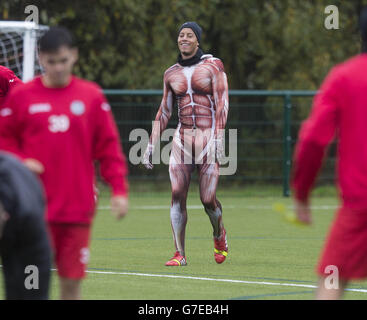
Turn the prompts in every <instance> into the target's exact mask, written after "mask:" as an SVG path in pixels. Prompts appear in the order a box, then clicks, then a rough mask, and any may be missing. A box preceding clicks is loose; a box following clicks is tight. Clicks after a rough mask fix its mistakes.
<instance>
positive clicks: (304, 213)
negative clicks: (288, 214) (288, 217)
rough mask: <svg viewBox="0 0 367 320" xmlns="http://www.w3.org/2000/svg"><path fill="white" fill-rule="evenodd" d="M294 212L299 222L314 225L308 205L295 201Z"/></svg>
mask: <svg viewBox="0 0 367 320" xmlns="http://www.w3.org/2000/svg"><path fill="white" fill-rule="evenodd" d="M294 210H295V212H296V216H297V218H298V220H299V221H301V222H302V223H304V224H312V219H311V210H310V206H309V204H308V203H306V202H303V201H300V200H297V199H295V200H294Z"/></svg>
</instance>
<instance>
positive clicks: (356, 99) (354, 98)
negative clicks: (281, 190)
mask: <svg viewBox="0 0 367 320" xmlns="http://www.w3.org/2000/svg"><path fill="white" fill-rule="evenodd" d="M334 137H336V139H337V142H338V151H337V168H336V171H337V172H336V173H337V185H338V188H339V192H340V196H341V198H342V201H343V205H344V206H346V207H349V208H352V209H365V208H367V54H360V55H358V56H355V57H353V58H351V59H349V60H347V61H346V62H344V63H342V64H340V65H337V66H336V67H334V68H333V69H332V70H331V72H330V73H329V75H328V76H327V77H326V79H325V81H324V83H323V84H322V86H321V88H320V92H319V93H318V94H317V95H316V97H315V99H314V103H313V107H312V111H311V114H310V116H309V118H308V119H307V120H306V121H305V122H304V123H303V125H302V127H301V130H300V133H299V142H298V143H297V146H296V150H295V154H294V168H293V177H292V187H293V189H294V191H295V197H296V198H297V199H299V200H303V201H307V200H308V198H309V194H310V191H311V188H312V185H313V182H314V180H315V177H316V175H317V172H318V170H319V168H320V167H321V163H322V158H323V156H324V154H325V150H326V147H327V145H328V144H329V142H331V140H332V139H333V138H334Z"/></svg>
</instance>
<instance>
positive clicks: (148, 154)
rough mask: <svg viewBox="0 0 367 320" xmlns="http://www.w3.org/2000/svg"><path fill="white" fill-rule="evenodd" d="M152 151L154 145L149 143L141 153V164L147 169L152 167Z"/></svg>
mask: <svg viewBox="0 0 367 320" xmlns="http://www.w3.org/2000/svg"><path fill="white" fill-rule="evenodd" d="M153 152H154V146H153V145H152V144H150V143H149V144H148V146H147V149H146V150H145V152H144V155H143V164H144V166H145V167H146V168H147V169H149V170H151V169H153V163H152V157H153Z"/></svg>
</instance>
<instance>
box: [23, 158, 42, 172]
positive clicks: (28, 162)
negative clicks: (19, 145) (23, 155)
mask: <svg viewBox="0 0 367 320" xmlns="http://www.w3.org/2000/svg"><path fill="white" fill-rule="evenodd" d="M23 164H24V165H25V166H26V167H27V168H28V169H29V170H31V171H32V172H33V173H35V174H38V175H39V174H42V173H44V172H45V167H44V166H43V164H42V163H41V162H39V161H38V160H36V159H32V158H28V159H25V160H24V161H23Z"/></svg>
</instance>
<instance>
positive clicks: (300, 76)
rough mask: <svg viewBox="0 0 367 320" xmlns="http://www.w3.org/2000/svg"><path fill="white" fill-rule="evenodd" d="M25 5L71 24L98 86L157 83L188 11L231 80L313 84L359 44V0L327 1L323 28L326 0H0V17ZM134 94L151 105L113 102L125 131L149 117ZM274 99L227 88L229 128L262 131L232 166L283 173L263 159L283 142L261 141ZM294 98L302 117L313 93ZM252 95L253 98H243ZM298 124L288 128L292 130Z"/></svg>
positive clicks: (271, 131)
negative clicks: (331, 11) (335, 21)
mask: <svg viewBox="0 0 367 320" xmlns="http://www.w3.org/2000/svg"><path fill="white" fill-rule="evenodd" d="M29 4H32V5H36V6H37V7H38V9H39V13H40V23H41V24H46V25H50V26H52V25H64V26H66V27H68V28H69V29H70V30H71V31H72V32H73V34H74V36H75V39H76V43H77V46H78V48H79V53H80V55H79V57H80V58H79V63H78V64H77V66H76V68H75V72H76V74H77V75H79V76H81V77H84V78H87V79H89V80H92V81H96V82H97V83H99V84H100V85H101V86H102V87H103V88H118V89H161V88H162V78H163V73H164V71H165V70H166V69H167V68H168V67H169V66H171V65H172V64H174V63H175V62H176V59H177V55H178V50H177V43H176V39H177V30H178V28H179V26H180V25H181V24H182V23H183V22H185V21H189V20H191V21H192V20H194V21H197V22H198V23H199V24H200V25H201V26H202V28H203V36H202V43H201V47H202V48H203V50H204V51H205V52H208V53H212V54H213V55H214V56H217V57H219V58H221V59H222V61H223V62H224V65H225V68H226V72H227V75H228V81H229V88H230V89H243V90H246V89H266V90H277V89H280V90H284V89H287V90H294V89H297V90H316V89H318V88H319V86H320V84H321V82H322V80H323V79H324V78H325V76H326V74H327V73H328V71H329V70H330V68H331V67H332V66H333V65H335V64H337V63H340V62H342V61H344V60H346V59H348V58H349V57H351V56H353V55H355V54H358V53H359V52H360V47H361V46H360V36H359V34H358V12H359V11H360V9H361V7H362V5H366V4H367V0H354V1H341V0H334V1H333V4H334V5H336V6H337V7H338V9H339V17H340V22H339V29H338V30H327V29H326V28H325V27H324V21H325V19H326V17H327V16H328V15H327V14H325V7H326V6H328V5H330V2H329V1H326V0H309V1H301V0H277V1H268V0H201V1H193V0H88V1H87V0H78V1H75V0H74V1H71V0H64V1H47V0H11V1H10V0H2V1H1V2H0V18H3V19H9V20H24V19H25V18H26V14H25V13H24V8H25V7H26V6H27V5H29ZM119 99H120V101H122V100H123V99H122V98H121V97H116V98H115V99H114V100H113V102H117V103H118V102H119V101H118V100H119ZM129 99H130V98H124V101H125V102H126V103H127V102H129V101H130V100H129ZM138 100H139V99H138ZM140 100H141V102H144V103H152V101H154V103H155V107H154V108H153V109H150V108H149V109H148V108H145V109H144V110H145V112H141V111H140V110H143V109H137V107H135V106H134V107H133V105H131V108H124V109H123V110H122V109H121V110H120V109H115V112H116V113H115V116H116V117H117V119H118V120H119V121H120V120H122V121H125V123H124V124H122V127H123V126H126V127H127V128H126V130H127V129H128V130H130V131H131V130H132V129H133V127H131V126H132V125H134V126H139V127H142V126H143V124H141V123H139V124H138V123H137V122H138V120H140V121H141V120H144V121H146V122H147V121H148V120H149V121H151V120H152V119H153V118H154V112H155V110H156V108H157V107H158V105H159V102H156V101H155V100H150V101H148V99H147V98H141V99H140ZM282 103H283V102H282V101H279V98H268V99H266V98H263V97H255V98H252V97H246V98H241V99H237V98H236V97H231V101H230V106H231V107H230V113H229V121H228V127H230V128H238V129H239V138H240V139H242V141H244V140H246V139H249V140H252V141H254V140H255V141H256V140H264V141H266V140H268V142H263V143H262V144H255V143H248V141H247V142H246V141H245V144H244V145H241V147H240V150H239V152H238V156H239V158H240V159H244V158H249V160H248V161H244V162H243V163H240V165H239V167H238V173H239V174H240V175H247V176H248V175H252V176H253V175H257V174H263V175H266V176H268V175H269V176H279V175H281V172H280V171H281V167H280V166H279V162H271V161H262V160H261V159H264V158H269V157H273V158H278V159H279V158H281V157H282V152H283V149H282V145H281V144H279V143H273V142H271V141H270V142H269V140H271V139H273V140H274V139H277V140H279V139H280V140H281V139H282V135H283V122H282V121H283V115H282V113H283V108H282ZM292 103H293V105H294V106H295V108H292V120H293V121H294V122H295V123H300V122H301V121H302V120H303V119H304V118H305V117H306V116H307V115H308V112H309V108H310V105H311V101H310V100H309V99H305V100H304V102H303V103H302V102H298V101H292ZM235 104H237V105H238V106H240V107H238V108H236V107H233V106H234V105H235ZM254 104H256V105H257V106H258V107H256V108H255V107H248V106H252V105H254ZM241 105H242V106H246V108H244V107H241ZM300 105H302V107H299V108H298V106H300ZM137 110H138V111H137ZM135 116H136V117H135ZM134 117H135V118H134ZM132 119H133V120H132ZM130 120H131V125H130V124H129V125H127V124H126V121H130ZM255 122H259V125H258V126H254V123H255ZM265 122H269V125H265V124H264V123H265ZM250 123H251V124H250ZM123 129H124V128H123ZM126 130H124V132H126ZM297 130H298V127H297V126H293V127H292V139H296V135H297ZM127 138H128V134H125V133H124V134H123V139H127ZM124 148H125V150H128V149H127V148H126V146H125V147H124ZM251 159H252V160H251ZM256 159H260V160H259V161H260V162H259V161H257V160H256ZM134 170H135V168H134V169H133V170H132V171H131V172H136V174H141V172H140V171H139V170H138V171H134ZM142 170H143V169H142ZM161 170H163V171H161ZM157 172H159V173H160V174H161V173H162V172H166V167H165V166H162V167H161V168H158V169H157V171H156V173H157Z"/></svg>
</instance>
